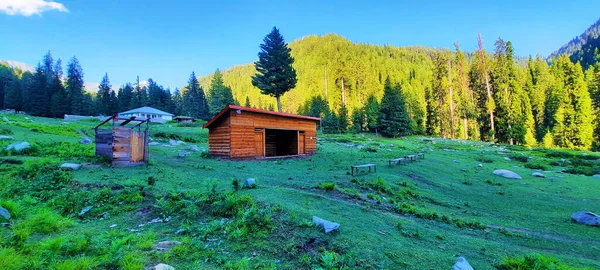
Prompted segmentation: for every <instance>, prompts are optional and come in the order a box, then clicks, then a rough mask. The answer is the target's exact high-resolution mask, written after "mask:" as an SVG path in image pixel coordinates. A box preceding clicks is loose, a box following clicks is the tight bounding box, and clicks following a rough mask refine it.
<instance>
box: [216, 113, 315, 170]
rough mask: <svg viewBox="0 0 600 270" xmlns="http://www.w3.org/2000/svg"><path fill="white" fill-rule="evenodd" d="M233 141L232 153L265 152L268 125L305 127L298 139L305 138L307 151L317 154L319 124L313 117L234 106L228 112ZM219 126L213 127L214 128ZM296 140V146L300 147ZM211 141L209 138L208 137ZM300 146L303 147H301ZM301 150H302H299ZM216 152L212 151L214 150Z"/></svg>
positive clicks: (307, 152) (272, 127) (301, 128)
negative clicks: (236, 109) (291, 116)
mask: <svg viewBox="0 0 600 270" xmlns="http://www.w3.org/2000/svg"><path fill="white" fill-rule="evenodd" d="M229 116H230V117H224V118H225V119H229V122H230V123H229V128H230V134H231V135H230V138H229V140H230V142H231V148H230V153H229V157H231V158H245V157H256V156H264V152H263V153H260V150H257V149H260V148H261V146H262V144H264V142H265V139H264V138H265V137H264V136H265V129H283V130H296V131H303V132H304V134H303V135H301V136H298V140H302V138H303V144H304V147H303V150H304V153H300V154H314V153H315V152H316V151H317V125H316V122H315V121H314V120H307V119H298V118H290V117H283V116H277V115H270V114H261V113H254V112H248V111H241V112H240V113H239V114H238V113H237V112H236V111H235V110H231V111H230V112H229ZM214 129H216V128H213V130H214ZM209 137H210V136H209ZM298 143H300V144H302V142H295V143H294V144H292V145H293V147H296V148H299V147H298ZM209 144H210V138H209ZM299 149H301V148H299ZM299 151H302V150H299ZM212 153H213V152H212V151H211V154H212Z"/></svg>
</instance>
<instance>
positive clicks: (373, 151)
mask: <svg viewBox="0 0 600 270" xmlns="http://www.w3.org/2000/svg"><path fill="white" fill-rule="evenodd" d="M360 151H363V152H371V153H375V152H377V148H375V147H372V146H366V147H363V148H362V149H360Z"/></svg>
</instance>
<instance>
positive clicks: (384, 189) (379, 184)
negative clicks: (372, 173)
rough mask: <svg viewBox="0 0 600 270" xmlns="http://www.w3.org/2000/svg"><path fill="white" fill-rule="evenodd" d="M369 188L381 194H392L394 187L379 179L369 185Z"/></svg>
mask: <svg viewBox="0 0 600 270" xmlns="http://www.w3.org/2000/svg"><path fill="white" fill-rule="evenodd" d="M368 186H369V187H370V188H372V189H374V190H376V191H379V192H381V193H392V187H391V186H390V185H388V184H386V183H385V179H383V178H381V177H377V179H375V180H373V181H371V182H369V183H368Z"/></svg>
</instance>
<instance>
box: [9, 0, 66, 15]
mask: <svg viewBox="0 0 600 270" xmlns="http://www.w3.org/2000/svg"><path fill="white" fill-rule="evenodd" d="M48 10H58V11H60V12H69V10H67V8H66V7H65V6H64V5H63V4H61V3H58V2H54V1H46V0H0V13H6V14H8V15H23V16H28V17H29V16H31V15H34V14H36V15H42V12H44V11H48Z"/></svg>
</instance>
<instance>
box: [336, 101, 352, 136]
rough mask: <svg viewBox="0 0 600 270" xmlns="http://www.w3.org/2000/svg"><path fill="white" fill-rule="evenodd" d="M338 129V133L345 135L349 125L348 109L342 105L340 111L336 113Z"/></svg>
mask: <svg viewBox="0 0 600 270" xmlns="http://www.w3.org/2000/svg"><path fill="white" fill-rule="evenodd" d="M337 117H338V122H339V124H338V129H339V131H338V132H339V133H346V131H347V130H348V125H349V121H348V108H346V105H344V104H342V105H341V106H340V110H339V111H338V116H337Z"/></svg>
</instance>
